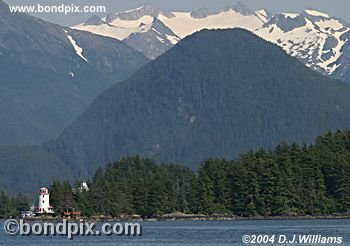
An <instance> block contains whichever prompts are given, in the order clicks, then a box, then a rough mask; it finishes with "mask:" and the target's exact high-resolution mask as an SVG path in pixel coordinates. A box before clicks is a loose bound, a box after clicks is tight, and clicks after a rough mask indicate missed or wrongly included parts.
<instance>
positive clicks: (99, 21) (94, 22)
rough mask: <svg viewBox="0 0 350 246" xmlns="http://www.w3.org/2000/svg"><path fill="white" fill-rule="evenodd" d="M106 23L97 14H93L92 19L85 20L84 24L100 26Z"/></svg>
mask: <svg viewBox="0 0 350 246" xmlns="http://www.w3.org/2000/svg"><path fill="white" fill-rule="evenodd" d="M102 24H105V22H104V21H103V20H102V19H101V18H100V17H99V16H97V15H94V16H92V17H91V18H90V19H88V20H87V21H85V23H84V25H89V26H90V25H91V26H98V25H102Z"/></svg>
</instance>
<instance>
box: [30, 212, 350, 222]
mask: <svg viewBox="0 0 350 246" xmlns="http://www.w3.org/2000/svg"><path fill="white" fill-rule="evenodd" d="M317 219H350V214H330V215H295V216H253V217H241V216H233V215H220V214H215V215H204V214H183V213H172V214H165V215H162V216H157V217H149V218H147V217H142V216H139V215H123V216H120V217H117V218H113V217H106V216H93V217H81V218H80V219H70V218H66V220H67V221H70V222H81V221H84V222H96V223H98V222H112V221H114V222H117V221H134V222H142V221H145V222H157V221H243V220H317ZM24 220H25V221H28V222H59V221H62V220H63V218H60V217H45V216H42V217H35V218H26V219H24Z"/></svg>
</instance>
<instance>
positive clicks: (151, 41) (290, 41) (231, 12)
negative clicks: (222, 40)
mask: <svg viewBox="0 0 350 246" xmlns="http://www.w3.org/2000/svg"><path fill="white" fill-rule="evenodd" d="M236 27H240V28H244V29H248V30H250V31H252V32H254V33H255V34H256V35H258V36H260V37H262V38H264V39H265V40H268V41H270V42H273V43H275V44H277V45H279V46H280V47H281V48H283V49H284V50H285V51H286V52H287V53H288V54H290V55H291V56H294V57H297V58H298V59H299V60H300V61H301V62H303V63H304V64H306V66H308V67H310V68H312V69H313V70H316V71H318V72H321V73H323V74H326V75H331V76H332V77H335V78H340V79H343V80H345V81H348V82H350V57H349V54H350V26H349V25H348V24H347V23H345V22H344V21H343V20H341V19H339V18H336V17H332V16H330V15H328V14H326V13H322V12H320V11H317V10H313V9H307V10H305V11H303V12H302V13H281V14H276V15H274V16H272V15H270V14H269V13H268V12H267V11H266V10H256V11H255V10H251V9H250V8H248V7H247V6H245V5H244V4H242V3H237V4H236V5H234V6H229V7H226V8H224V9H222V10H221V11H213V10H211V9H208V8H202V9H198V10H195V11H192V12H168V11H164V10H160V9H158V8H156V7H153V6H151V5H145V6H142V7H140V8H137V9H133V10H129V11H125V12H121V13H116V14H111V15H108V16H106V17H104V18H99V17H96V16H95V17H93V18H91V19H90V20H88V21H86V22H85V23H82V24H80V25H77V26H74V27H73V28H75V29H79V30H85V31H89V32H93V33H96V34H100V35H103V36H108V37H112V38H115V39H118V40H123V41H124V42H126V43H127V44H129V45H130V46H132V47H133V48H135V49H137V50H139V51H141V52H143V53H144V54H145V55H146V56H148V57H149V58H151V59H154V58H156V57H158V56H159V55H160V54H162V53H163V52H165V51H166V50H167V49H169V48H171V47H172V46H173V45H175V44H176V43H177V42H178V41H179V40H181V39H183V38H184V37H186V36H188V35H191V34H193V33H194V32H196V31H200V30H202V29H226V28H236Z"/></svg>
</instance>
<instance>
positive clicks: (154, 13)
mask: <svg viewBox="0 0 350 246" xmlns="http://www.w3.org/2000/svg"><path fill="white" fill-rule="evenodd" d="M159 15H164V16H166V17H168V18H172V17H174V14H172V13H171V12H167V11H164V10H161V9H159V8H158V7H155V6H154V5H151V4H145V5H143V6H141V7H138V8H136V9H131V10H127V11H124V12H120V13H116V14H109V15H107V17H106V22H107V23H111V22H113V21H114V20H116V19H120V20H129V21H132V20H138V19H140V18H142V17H144V16H151V17H158V16H159Z"/></svg>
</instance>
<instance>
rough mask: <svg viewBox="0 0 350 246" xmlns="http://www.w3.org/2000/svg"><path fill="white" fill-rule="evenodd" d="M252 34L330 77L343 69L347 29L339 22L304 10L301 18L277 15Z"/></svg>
mask: <svg viewBox="0 0 350 246" xmlns="http://www.w3.org/2000/svg"><path fill="white" fill-rule="evenodd" d="M255 33H256V34H257V35H259V36H261V37H263V38H264V39H266V40H269V41H271V42H273V43H276V44H277V45H279V46H281V47H282V48H283V49H284V50H285V51H286V52H287V53H288V54H290V55H292V56H295V57H297V58H298V59H300V60H301V61H302V62H303V63H305V64H306V65H307V66H308V67H311V68H312V69H314V70H317V71H319V72H322V73H325V74H330V75H332V74H334V73H335V71H337V69H338V68H340V67H341V66H342V63H341V62H340V61H341V57H342V55H343V52H344V48H345V47H346V45H347V43H348V42H349V39H348V36H349V33H350V28H349V26H348V25H347V24H346V23H344V22H343V21H342V20H340V19H337V18H334V17H331V16H329V15H327V14H325V13H322V12H319V11H316V10H312V9H307V10H305V11H303V12H302V13H300V14H290V13H283V14H277V15H275V16H274V17H273V18H271V20H270V21H268V22H267V23H265V24H264V26H263V28H261V29H259V30H256V31H255Z"/></svg>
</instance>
